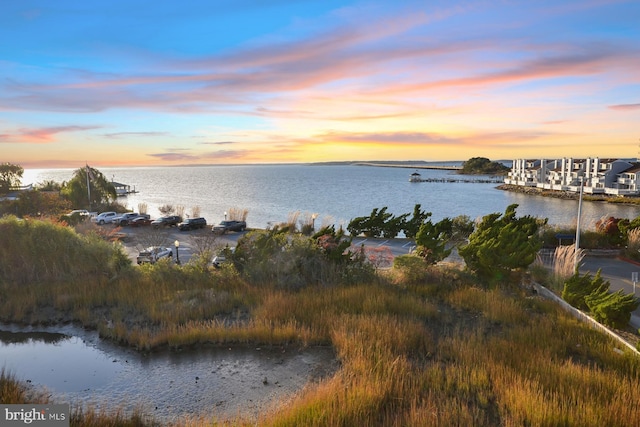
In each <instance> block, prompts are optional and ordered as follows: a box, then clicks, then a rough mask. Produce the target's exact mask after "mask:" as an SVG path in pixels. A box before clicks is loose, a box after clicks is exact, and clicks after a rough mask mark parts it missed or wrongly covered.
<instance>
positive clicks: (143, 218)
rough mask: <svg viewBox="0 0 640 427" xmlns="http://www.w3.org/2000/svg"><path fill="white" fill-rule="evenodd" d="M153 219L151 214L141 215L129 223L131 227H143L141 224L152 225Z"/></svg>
mask: <svg viewBox="0 0 640 427" xmlns="http://www.w3.org/2000/svg"><path fill="white" fill-rule="evenodd" d="M151 222H152V221H151V219H150V218H149V215H140V216H139V217H136V218H133V219H132V220H130V221H129V225H130V226H131V227H141V226H145V225H150V224H151Z"/></svg>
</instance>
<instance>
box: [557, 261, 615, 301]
mask: <svg viewBox="0 0 640 427" xmlns="http://www.w3.org/2000/svg"><path fill="white" fill-rule="evenodd" d="M608 291H609V281H605V280H604V279H603V278H602V276H601V275H600V270H598V271H597V272H596V275H595V277H593V278H592V277H591V275H590V274H589V273H586V274H585V275H583V276H580V273H578V272H577V271H576V272H575V273H574V275H573V276H571V277H570V278H569V279H567V281H566V282H565V283H564V288H563V289H562V299H563V300H565V301H566V302H568V303H569V304H571V305H572V306H573V307H575V308H577V309H579V310H583V311H589V307H588V306H587V303H586V301H585V298H586V297H587V296H589V295H591V294H601V293H603V292H604V293H606V292H608Z"/></svg>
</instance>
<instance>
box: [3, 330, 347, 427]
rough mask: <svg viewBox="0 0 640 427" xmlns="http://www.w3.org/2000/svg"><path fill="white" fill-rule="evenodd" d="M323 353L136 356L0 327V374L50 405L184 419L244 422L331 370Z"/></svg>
mask: <svg viewBox="0 0 640 427" xmlns="http://www.w3.org/2000/svg"><path fill="white" fill-rule="evenodd" d="M336 366H337V365H336V362H335V355H334V353H333V351H332V350H331V349H329V348H317V347H315V348H307V349H304V350H302V351H298V350H295V349H283V348H260V347H246V348H237V347H234V348H199V349H198V350H188V351H187V350H185V351H161V352H155V353H149V354H141V353H138V352H135V351H132V350H129V349H124V348H122V347H118V346H115V345H113V344H111V343H109V342H106V341H104V340H101V339H100V338H99V337H98V335H97V333H95V332H88V331H84V330H82V329H78V328H75V327H73V326H62V327H56V328H55V329H54V328H35V327H29V328H22V327H17V326H12V325H7V324H0V369H1V368H4V369H5V371H6V372H9V373H11V374H13V375H14V376H15V377H16V378H17V379H19V380H22V381H24V382H27V383H28V384H29V385H30V386H31V387H34V388H35V389H36V390H40V391H44V392H45V394H47V395H49V396H51V397H50V398H51V399H52V401H53V402H54V403H70V404H71V406H72V407H74V408H75V407H83V408H88V407H93V408H96V409H103V410H105V411H107V412H110V411H116V410H120V411H125V412H127V411H132V410H133V409H138V410H140V411H142V413H143V414H145V415H150V416H152V417H153V418H154V419H155V420H157V421H160V422H163V423H169V422H175V421H178V420H182V419H185V417H199V416H204V417H213V416H216V417H233V416H235V415H237V414H239V413H240V414H243V415H244V416H248V417H249V418H250V419H251V418H255V417H256V416H257V414H259V413H260V412H262V413H264V411H265V410H267V409H268V408H269V407H271V406H273V405H277V404H278V403H282V402H284V401H286V399H287V398H289V397H291V396H292V395H293V394H294V393H295V392H296V391H298V390H300V389H301V388H303V387H304V386H305V385H306V384H308V383H309V382H311V381H314V380H318V379H320V378H322V377H324V376H326V375H330V374H331V373H332V372H333V370H335V369H336Z"/></svg>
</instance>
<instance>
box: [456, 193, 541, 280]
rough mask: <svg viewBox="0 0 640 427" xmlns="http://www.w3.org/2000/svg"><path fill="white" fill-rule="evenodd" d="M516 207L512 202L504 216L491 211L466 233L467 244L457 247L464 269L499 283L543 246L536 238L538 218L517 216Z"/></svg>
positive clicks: (521, 266)
mask: <svg viewBox="0 0 640 427" xmlns="http://www.w3.org/2000/svg"><path fill="white" fill-rule="evenodd" d="M517 207H518V205H517V204H513V205H510V206H508V207H507V209H506V210H505V213H504V215H501V214H499V213H494V214H490V215H486V216H485V217H483V219H482V222H481V223H480V224H479V225H478V226H477V228H476V229H475V231H474V232H473V233H472V234H471V235H470V236H469V243H468V244H466V245H464V246H461V247H460V248H459V250H458V252H459V253H460V255H461V256H462V257H463V258H464V260H465V263H466V264H467V268H469V269H470V270H471V271H473V272H475V273H476V274H477V275H478V277H479V278H480V279H482V280H485V281H489V282H498V281H501V280H503V279H505V278H507V277H508V276H509V274H510V273H511V272H512V271H513V270H522V269H525V268H526V267H528V266H529V265H530V264H531V263H532V262H533V261H534V260H535V257H536V254H537V252H538V250H539V249H540V247H541V246H542V242H541V241H540V239H539V238H538V237H537V232H538V228H539V226H540V225H541V221H539V220H538V219H536V218H534V217H531V216H529V215H527V216H524V217H520V218H516V208H517ZM542 223H546V220H545V221H544V222H542Z"/></svg>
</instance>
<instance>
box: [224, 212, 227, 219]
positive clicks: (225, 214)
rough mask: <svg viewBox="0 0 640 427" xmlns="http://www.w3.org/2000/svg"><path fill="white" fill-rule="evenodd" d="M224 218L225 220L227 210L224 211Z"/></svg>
mask: <svg viewBox="0 0 640 427" xmlns="http://www.w3.org/2000/svg"><path fill="white" fill-rule="evenodd" d="M224 220H225V221H226V220H227V211H224Z"/></svg>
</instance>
